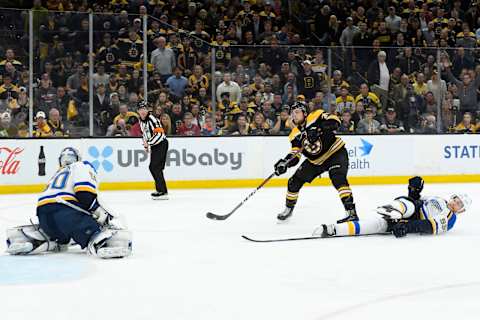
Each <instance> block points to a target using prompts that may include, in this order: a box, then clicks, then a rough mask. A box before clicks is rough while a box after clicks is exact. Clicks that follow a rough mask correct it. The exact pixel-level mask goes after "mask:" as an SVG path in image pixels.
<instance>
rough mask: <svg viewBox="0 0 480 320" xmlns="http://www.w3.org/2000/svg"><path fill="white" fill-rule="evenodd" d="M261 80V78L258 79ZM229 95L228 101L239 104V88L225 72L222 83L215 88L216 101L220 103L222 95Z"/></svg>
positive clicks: (240, 94) (240, 95)
mask: <svg viewBox="0 0 480 320" xmlns="http://www.w3.org/2000/svg"><path fill="white" fill-rule="evenodd" d="M260 79H261V78H260ZM225 92H227V93H229V97H230V101H231V102H236V103H239V102H240V99H241V97H242V93H241V90H240V86H239V85H238V83H236V82H235V81H232V76H231V74H230V73H229V72H226V73H225V74H224V75H223V82H222V83H220V84H219V85H218V87H217V90H216V94H217V100H218V101H221V100H222V99H221V96H222V94H223V93H225Z"/></svg>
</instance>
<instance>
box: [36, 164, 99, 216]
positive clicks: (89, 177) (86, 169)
mask: <svg viewBox="0 0 480 320" xmlns="http://www.w3.org/2000/svg"><path fill="white" fill-rule="evenodd" d="M97 188H98V180H97V173H96V171H95V168H94V167H93V166H92V164H91V163H90V162H88V161H83V162H80V161H79V162H75V163H72V164H70V165H68V166H66V167H63V168H60V169H59V170H58V171H57V172H56V173H55V175H54V176H53V177H52V178H51V179H50V181H49V182H48V184H47V187H46V188H45V190H43V192H42V194H41V195H40V198H39V199H38V203H37V207H40V206H43V205H46V204H50V203H57V202H59V198H60V199H62V200H64V201H70V202H71V201H73V202H78V199H77V197H76V193H77V192H79V191H87V192H91V193H93V194H95V195H96V194H97Z"/></svg>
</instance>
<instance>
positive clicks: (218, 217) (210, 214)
mask: <svg viewBox="0 0 480 320" xmlns="http://www.w3.org/2000/svg"><path fill="white" fill-rule="evenodd" d="M274 176H275V172H274V173H272V174H271V175H269V176H268V178H266V179H265V180H263V182H262V183H261V184H260V185H259V186H258V187H257V188H256V189H255V190H253V191H252V192H250V194H249V195H248V196H247V197H246V198H245V199H243V200H242V202H240V203H239V204H237V206H236V207H235V208H233V210H232V211H230V212H229V213H228V214H226V215H223V216H222V215H218V214H215V213H213V212H207V218H209V219H212V220H225V219H227V218H228V217H230V216H231V215H232V214H233V213H234V212H235V211H237V209H238V208H240V207H241V206H242V205H243V204H244V203H245V202H247V200H248V199H250V197H252V196H253V195H254V194H255V193H256V192H257V191H258V190H259V189H261V188H262V187H263V186H264V185H265V184H266V183H267V182H268V181H270V179H272V178H273V177H274Z"/></svg>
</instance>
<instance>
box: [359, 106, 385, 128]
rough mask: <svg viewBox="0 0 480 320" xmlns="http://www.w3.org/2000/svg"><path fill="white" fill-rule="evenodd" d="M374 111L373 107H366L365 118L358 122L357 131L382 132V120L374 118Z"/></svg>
mask: <svg viewBox="0 0 480 320" xmlns="http://www.w3.org/2000/svg"><path fill="white" fill-rule="evenodd" d="M374 116H375V114H374V111H373V109H372V108H371V107H367V108H365V118H364V119H362V120H360V121H359V122H358V126H357V133H359V134H371V133H380V122H378V121H377V120H375V119H374Z"/></svg>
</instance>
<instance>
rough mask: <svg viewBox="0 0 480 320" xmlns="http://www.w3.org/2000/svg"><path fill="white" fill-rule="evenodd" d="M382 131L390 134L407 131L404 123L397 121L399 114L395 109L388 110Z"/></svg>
mask: <svg viewBox="0 0 480 320" xmlns="http://www.w3.org/2000/svg"><path fill="white" fill-rule="evenodd" d="M380 131H381V132H383V133H388V134H395V133H400V132H404V131H405V128H404V127H403V123H402V121H400V120H398V119H397V112H396V111H395V109H394V108H387V112H386V113H385V118H384V119H383V123H382V125H381V126H380Z"/></svg>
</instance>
